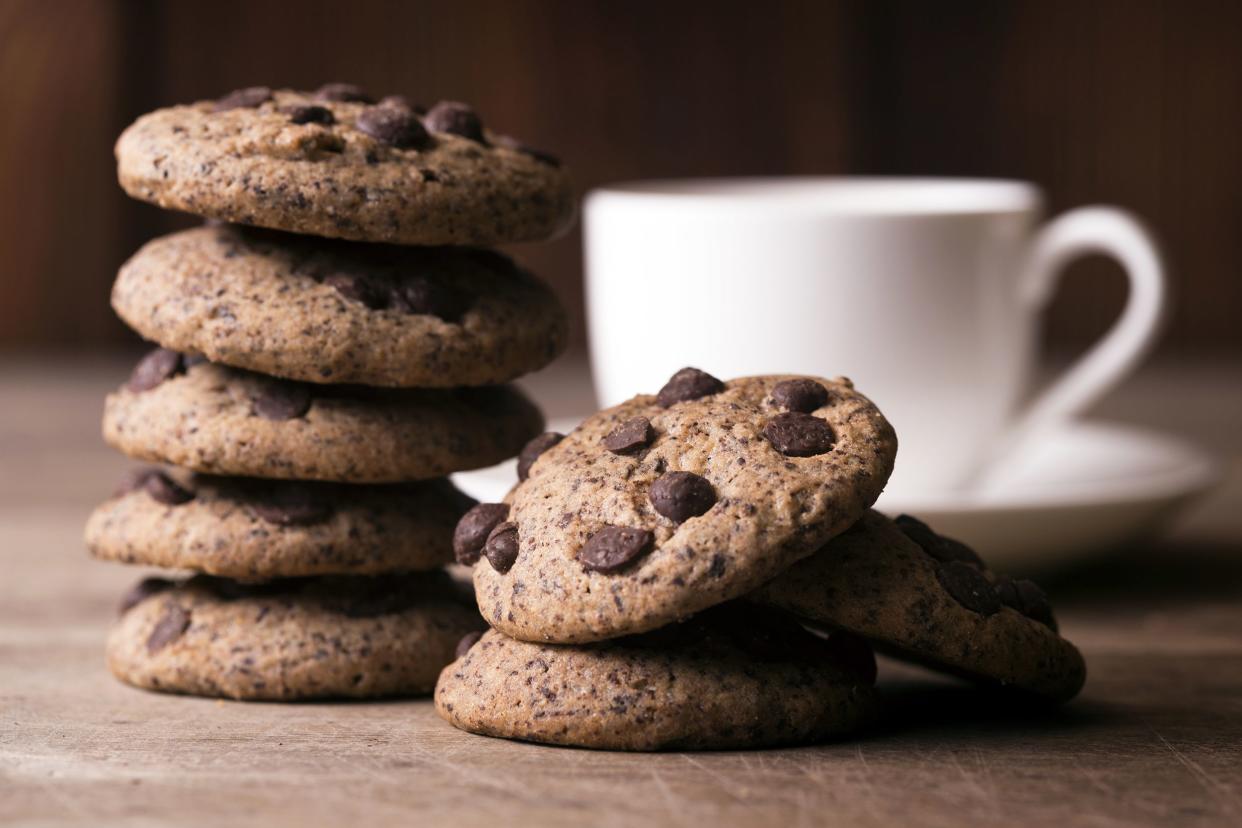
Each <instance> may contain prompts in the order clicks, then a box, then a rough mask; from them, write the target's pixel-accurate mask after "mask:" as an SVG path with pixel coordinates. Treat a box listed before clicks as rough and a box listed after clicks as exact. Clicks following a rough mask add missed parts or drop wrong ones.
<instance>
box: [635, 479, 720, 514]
mask: <svg viewBox="0 0 1242 828" xmlns="http://www.w3.org/2000/svg"><path fill="white" fill-rule="evenodd" d="M647 497H648V498H650V499H651V505H652V506H653V507H654V508H655V510H656V511H657V512H659V513H660V514H661V515H663V516H664V517H666V518H668V519H669V520H671V521H674V522H675V523H681V522H682V521H686V520H689V519H690V518H692V517H698V516H699V515H701V514H703V513H705V512H706V511H707V510H708V509H710V508H712V505H713V504H714V503H715V502H716V490H715V489H714V488H712V484H711V483H708V482H707V480H706V478H703V477H699V476H698V475H697V474H692V473H691V472H684V471H673V472H669V473H668V474H666V475H664V476H663V477H661V478H660V479H659V480H657V481H656V482H654V483H652V484H651V488H650V489H649V490H648V492H647Z"/></svg>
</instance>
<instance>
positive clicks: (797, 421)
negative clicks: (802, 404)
mask: <svg viewBox="0 0 1242 828" xmlns="http://www.w3.org/2000/svg"><path fill="white" fill-rule="evenodd" d="M763 436H764V437H766V438H767V440H768V442H769V443H771V444H772V448H774V449H776V450H777V451H779V452H780V453H781V454H784V455H786V456H788V457H813V456H815V455H816V454H823V453H824V452H826V451H828V450H829V449H831V448H832V444H833V443H834V442H836V439H837V438H836V435H834V434H833V433H832V426H830V425H828V422H827V421H826V420H822V419H820V418H819V417H812V416H811V415H810V414H803V413H802V412H801V411H785V412H782V413H780V414H777V415H776V416H775V417H773V418H772V419H770V420H768V424H767V425H765V426H764V427H763Z"/></svg>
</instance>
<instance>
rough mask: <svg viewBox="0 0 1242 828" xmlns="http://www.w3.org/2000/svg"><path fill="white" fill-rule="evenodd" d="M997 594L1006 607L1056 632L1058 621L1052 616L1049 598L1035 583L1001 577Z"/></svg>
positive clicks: (997, 585)
mask: <svg viewBox="0 0 1242 828" xmlns="http://www.w3.org/2000/svg"><path fill="white" fill-rule="evenodd" d="M996 594H997V596H998V597H999V598H1000V602H1001V603H1002V604H1004V605H1005V606H1007V607H1011V608H1012V609H1015V610H1017V611H1018V612H1020V613H1022V614H1023V615H1025V616H1026V617H1027V618H1030V619H1031V620H1033V621H1038V622H1039V623H1041V624H1043V625H1044V626H1046V627H1048V628H1049V629H1051V630H1053V631H1056V629H1057V620H1056V618H1055V617H1054V616H1053V614H1052V605H1051V604H1050V603H1049V602H1048V596H1047V595H1046V594H1045V593H1044V591H1043V590H1042V589H1040V588H1039V585H1038V584H1036V583H1035V582H1034V581H1027V580H1018V581H1015V580H1012V579H1010V578H1006V577H1004V576H1001V577H1000V578H997V579H996Z"/></svg>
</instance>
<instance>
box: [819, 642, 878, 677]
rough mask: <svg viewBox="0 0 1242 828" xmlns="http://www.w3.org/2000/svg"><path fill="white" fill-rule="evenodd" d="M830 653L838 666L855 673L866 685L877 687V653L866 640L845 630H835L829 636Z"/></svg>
mask: <svg viewBox="0 0 1242 828" xmlns="http://www.w3.org/2000/svg"><path fill="white" fill-rule="evenodd" d="M828 651H829V652H830V653H831V654H832V658H833V660H834V661H835V662H836V663H837V664H840V665H841V666H842V667H843V668H845V669H846V670H848V671H850V672H851V673H854V674H855V675H856V676H858V677H859V678H860V679H861V680H862V682H863V683H864V684H867V685H873V686H874V685H875V679H876V665H875V652H874V651H873V650H872V649H871V645H870V644H868V643H867V640H866V639H865V638H862V637H861V636H857V635H854V634H853V633H848V632H846V631H845V630H833V631H832V633H831V634H830V635H829V636H828Z"/></svg>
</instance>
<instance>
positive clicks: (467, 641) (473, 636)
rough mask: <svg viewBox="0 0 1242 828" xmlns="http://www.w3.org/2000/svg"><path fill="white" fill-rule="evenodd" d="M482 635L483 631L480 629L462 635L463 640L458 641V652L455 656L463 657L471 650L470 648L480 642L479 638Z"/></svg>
mask: <svg viewBox="0 0 1242 828" xmlns="http://www.w3.org/2000/svg"><path fill="white" fill-rule="evenodd" d="M482 637H483V633H481V632H478V631H475V632H468V633H466V634H465V635H463V636H462V637H461V641H458V642H457V652H456V653H455V655H454V657H455V658H461V657H462V656H464V655H465V654H466V653H468V652H470V648H471V647H473V646H474V645H475V644H478V643H479V639H480V638H482Z"/></svg>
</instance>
